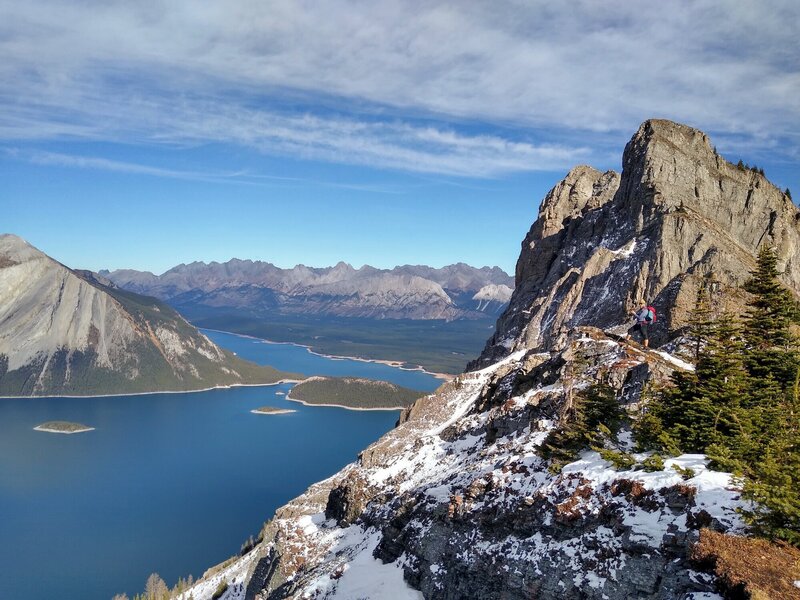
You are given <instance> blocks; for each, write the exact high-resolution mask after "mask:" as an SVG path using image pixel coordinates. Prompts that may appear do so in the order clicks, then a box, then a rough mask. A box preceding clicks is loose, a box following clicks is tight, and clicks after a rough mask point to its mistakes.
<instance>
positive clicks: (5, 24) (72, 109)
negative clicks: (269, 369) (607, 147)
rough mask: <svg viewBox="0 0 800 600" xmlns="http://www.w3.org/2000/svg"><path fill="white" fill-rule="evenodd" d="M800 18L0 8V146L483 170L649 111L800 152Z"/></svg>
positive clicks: (41, 3) (652, 11) (324, 6)
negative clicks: (154, 146) (199, 149)
mask: <svg viewBox="0 0 800 600" xmlns="http://www.w3.org/2000/svg"><path fill="white" fill-rule="evenodd" d="M799 19H800V9H798V6H797V3H796V2H795V1H794V0H770V1H768V2H757V1H755V0H751V1H738V2H729V3H720V2H716V1H711V0H700V1H690V0H680V1H678V0H676V1H673V2H661V3H643V2H629V1H621V0H619V1H616V2H604V3H599V2H593V1H591V0H584V1H578V2H564V3H557V2H552V1H549V2H541V1H522V0H519V1H513V0H507V1H504V2H502V1H499V0H498V1H493V2H459V3H437V2H422V1H419V2H413V1H408V2H392V1H385V2H374V3H368V2H363V1H360V0H351V1H344V0H338V1H330V2H325V3H319V2H310V1H307V2H297V1H286V2H264V1H261V0H252V1H249V0H238V1H233V0H232V1H230V2H224V3H205V4H203V3H197V2H189V1H188V0H183V1H181V0H173V1H171V2H155V1H154V2H143V3H139V2H117V3H105V2H104V3H100V2H83V3H76V2H55V1H53V0H36V1H35V2H33V3H25V2H11V0H0V56H2V57H3V60H2V61H0V139H6V140H8V139H17V140H19V139H48V138H51V137H78V138H86V139H109V140H124V141H134V142H147V143H152V142H154V141H158V142H164V143H167V142H168V143H186V142H189V143H191V142H195V141H208V140H213V141H222V142H231V143H237V144H245V145H249V146H254V147H258V148H260V149H262V150H263V151H265V152H269V153H276V154H280V153H286V154H290V155H292V156H299V157H309V158H314V159H322V160H330V161H345V162H353V163H358V164H368V165H375V166H379V167H390V168H398V169H406V170H412V171H423V172H437V173H447V174H453V175H497V174H502V173H506V172H513V171H521V170H530V169H550V168H563V167H565V166H569V165H571V164H572V163H574V162H575V161H576V160H578V159H580V157H587V151H586V150H585V148H586V146H587V142H585V141H573V142H572V143H571V144H569V145H561V146H559V145H550V144H545V143H540V142H534V141H532V140H534V139H536V136H537V135H538V134H539V133H540V132H541V130H553V131H555V132H556V133H558V134H560V135H564V136H565V137H569V138H571V139H573V140H575V136H578V137H579V136H582V135H586V136H587V138H586V139H587V140H590V141H591V142H592V143H593V144H594V143H599V142H598V140H602V138H603V136H604V135H605V134H610V135H611V136H612V137H614V138H615V139H617V138H619V136H620V135H624V136H625V137H627V136H628V135H630V134H631V133H632V132H633V131H634V130H635V128H636V126H637V125H638V123H639V122H640V121H642V120H644V119H645V118H648V117H651V116H657V117H666V118H672V119H675V120H680V121H684V122H688V123H689V124H692V125H695V126H698V127H701V128H703V129H705V130H707V131H710V132H712V133H718V134H720V135H721V136H727V137H729V138H737V139H744V140H749V141H751V142H752V143H753V144H756V145H759V146H761V147H764V146H775V145H776V140H781V142H782V144H783V145H785V146H786V147H787V148H788V153H789V154H791V155H794V156H796V148H797V146H798V144H799V143H800V131H798V124H799V123H800V100H798V99H799V98H800V93H799V92H800V71H799V70H798V65H800V50H799V49H798V48H799V47H798V44H797V43H796V37H795V36H796V32H795V31H794V24H796V23H797V22H798V20H799ZM297 106H302V107H305V108H304V110H305V111H306V112H304V113H298V111H297ZM474 123H484V124H488V125H490V126H491V131H492V132H493V133H492V134H491V135H489V134H485V133H483V131H487V129H483V130H477V132H476V129H475V127H473V126H472V125H474Z"/></svg>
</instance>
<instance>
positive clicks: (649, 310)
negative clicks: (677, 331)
mask: <svg viewBox="0 0 800 600" xmlns="http://www.w3.org/2000/svg"><path fill="white" fill-rule="evenodd" d="M633 317H634V318H635V319H636V325H634V326H633V328H632V329H631V331H638V332H639V333H640V334H641V336H642V344H644V347H645V348H648V347H649V346H650V336H649V335H647V330H648V328H649V327H650V325H652V324H653V323H655V322H656V309H655V308H653V307H652V306H649V305H647V304H644V305H643V306H642V307H641V308H640V309H639V310H637V311H636V312H635V313H633ZM628 337H629V338H630V337H631V335H630V333H628Z"/></svg>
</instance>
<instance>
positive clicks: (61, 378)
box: [0, 235, 277, 395]
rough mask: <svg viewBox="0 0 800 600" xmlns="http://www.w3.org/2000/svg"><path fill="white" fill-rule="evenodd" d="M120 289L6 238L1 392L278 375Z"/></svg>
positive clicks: (127, 388)
mask: <svg viewBox="0 0 800 600" xmlns="http://www.w3.org/2000/svg"><path fill="white" fill-rule="evenodd" d="M110 285H111V284H110V282H108V281H106V282H105V283H104V282H103V281H102V280H101V278H97V277H95V276H93V275H92V274H90V273H85V272H80V271H73V270H71V269H68V268H67V267H65V266H64V265H62V264H60V263H58V262H56V261H55V260H53V259H52V258H50V257H49V256H47V255H45V254H44V253H42V252H40V251H39V250H37V249H36V248H34V247H33V246H30V245H29V244H27V243H26V242H25V241H24V240H22V239H20V238H19V237H16V236H13V235H2V236H0V395H3V394H5V395H32V394H37V395H42V394H92V393H95V394H99V393H107V394H111V393H124V392H132V391H160V390H175V389H198V388H202V387H209V386H213V385H221V384H232V383H243V382H245V381H251V380H252V378H253V377H256V379H257V378H258V376H257V374H258V373H259V372H260V374H261V375H263V376H264V377H265V379H271V378H272V377H273V376H275V375H276V374H277V372H275V371H272V370H268V371H263V372H262V370H261V368H259V367H257V366H256V365H252V364H249V363H245V362H244V361H240V360H239V359H236V358H235V357H233V356H231V355H229V354H227V353H225V352H223V351H222V350H221V349H220V348H218V347H217V346H216V345H215V344H214V343H212V342H211V341H210V340H209V339H208V338H207V337H206V336H204V335H202V334H201V333H200V332H199V331H197V330H196V329H195V328H194V327H192V326H191V325H189V323H187V322H186V321H185V320H184V319H183V318H182V317H181V316H180V315H178V314H177V313H176V312H175V311H174V310H173V309H171V308H170V307H168V306H167V305H165V304H163V303H161V302H158V301H156V300H154V299H152V298H145V297H142V296H137V295H136V294H131V293H129V292H124V291H122V290H118V289H114V288H113V287H110ZM275 379H277V377H275ZM273 380H274V379H273Z"/></svg>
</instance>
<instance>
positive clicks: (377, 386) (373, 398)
mask: <svg viewBox="0 0 800 600" xmlns="http://www.w3.org/2000/svg"><path fill="white" fill-rule="evenodd" d="M424 395H425V392H420V391H417V390H412V389H409V388H404V387H401V386H399V385H395V384H393V383H389V382H388V381H374V380H372V379H361V378H355V377H310V378H308V379H306V380H305V381H301V382H300V383H298V384H297V385H296V386H294V387H293V388H292V389H291V390H290V391H289V393H288V394H287V396H286V398H287V400H294V401H295V402H302V403H303V404H308V405H314V406H338V407H341V408H350V409H356V410H398V409H401V408H405V407H407V406H410V405H411V404H413V403H414V401H416V400H417V398H420V397H422V396H424Z"/></svg>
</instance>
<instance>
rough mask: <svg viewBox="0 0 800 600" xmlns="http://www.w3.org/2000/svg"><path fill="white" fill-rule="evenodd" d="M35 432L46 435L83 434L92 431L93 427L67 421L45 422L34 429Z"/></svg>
mask: <svg viewBox="0 0 800 600" xmlns="http://www.w3.org/2000/svg"><path fill="white" fill-rule="evenodd" d="M34 429H35V430H36V431H44V432H47V433H83V432H84V431H94V427H89V426H88V425H83V424H81V423H70V422H69V421H47V423H42V424H41V425H37V426H36V427H34Z"/></svg>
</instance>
